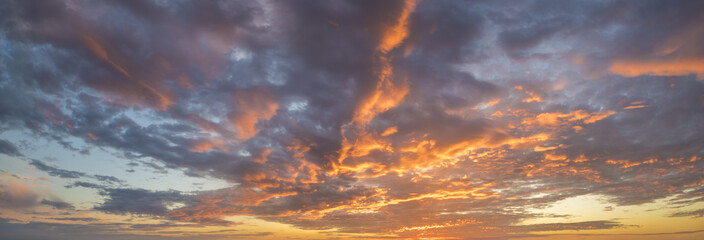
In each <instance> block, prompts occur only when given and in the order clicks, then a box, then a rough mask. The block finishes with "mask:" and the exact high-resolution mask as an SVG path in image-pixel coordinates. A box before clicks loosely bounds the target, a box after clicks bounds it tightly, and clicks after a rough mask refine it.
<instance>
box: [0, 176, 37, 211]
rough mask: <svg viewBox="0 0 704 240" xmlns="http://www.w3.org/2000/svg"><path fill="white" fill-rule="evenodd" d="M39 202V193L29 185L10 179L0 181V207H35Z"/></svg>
mask: <svg viewBox="0 0 704 240" xmlns="http://www.w3.org/2000/svg"><path fill="white" fill-rule="evenodd" d="M38 203H39V194H38V193H36V192H34V190H33V189H31V188H30V187H29V186H27V185H25V184H22V183H21V182H18V181H15V180H12V179H10V180H9V181H2V182H0V207H2V208H9V209H14V208H24V207H33V206H36V205H37V204H38Z"/></svg>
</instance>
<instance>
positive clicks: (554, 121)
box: [521, 110, 616, 127]
mask: <svg viewBox="0 0 704 240" xmlns="http://www.w3.org/2000/svg"><path fill="white" fill-rule="evenodd" d="M613 114H616V112H614V111H604V112H595V113H588V112H587V111H585V110H577V111H573V112H569V113H559V112H551V113H541V114H538V116H535V117H530V118H524V119H523V121H522V122H521V123H522V124H525V125H538V126H544V127H558V126H561V125H562V124H565V123H568V122H577V121H583V122H584V123H585V124H591V123H595V122H598V121H601V120H603V119H604V118H607V117H609V116H611V115H613Z"/></svg>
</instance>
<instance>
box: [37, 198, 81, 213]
mask: <svg viewBox="0 0 704 240" xmlns="http://www.w3.org/2000/svg"><path fill="white" fill-rule="evenodd" d="M39 203H41V204H44V205H49V206H51V207H53V208H55V209H59V210H67V209H74V207H73V205H71V204H70V203H67V202H62V201H51V200H46V199H42V201H41V202H39Z"/></svg>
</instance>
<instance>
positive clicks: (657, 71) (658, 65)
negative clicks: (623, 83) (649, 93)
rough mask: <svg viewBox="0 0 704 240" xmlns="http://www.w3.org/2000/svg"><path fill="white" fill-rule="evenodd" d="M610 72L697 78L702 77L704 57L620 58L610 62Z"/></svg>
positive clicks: (629, 74) (635, 75) (627, 74)
mask: <svg viewBox="0 0 704 240" xmlns="http://www.w3.org/2000/svg"><path fill="white" fill-rule="evenodd" d="M609 70H610V71H611V72H612V73H615V74H618V75H621V76H625V77H637V76H641V75H654V76H681V75H688V74H695V75H697V79H699V80H703V79H704V59H698V58H690V59H664V60H622V61H616V62H614V63H613V64H611V67H609Z"/></svg>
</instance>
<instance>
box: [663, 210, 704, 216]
mask: <svg viewBox="0 0 704 240" xmlns="http://www.w3.org/2000/svg"><path fill="white" fill-rule="evenodd" d="M669 217H692V218H700V217H704V209H698V210H692V211H684V212H676V213H673V214H670V216H669Z"/></svg>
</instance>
